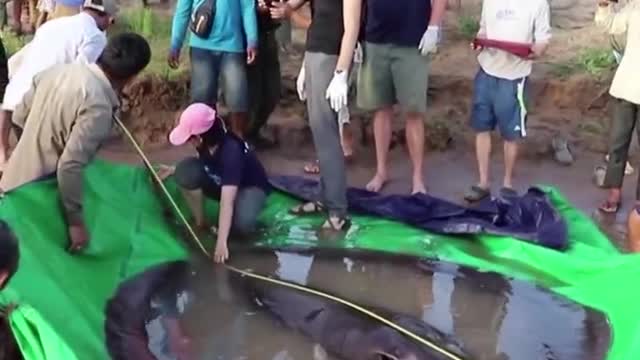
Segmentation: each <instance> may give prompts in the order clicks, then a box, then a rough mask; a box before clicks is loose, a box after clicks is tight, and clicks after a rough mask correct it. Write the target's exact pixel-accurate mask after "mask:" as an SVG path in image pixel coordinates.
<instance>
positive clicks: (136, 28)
mask: <svg viewBox="0 0 640 360" xmlns="http://www.w3.org/2000/svg"><path fill="white" fill-rule="evenodd" d="M125 31H130V32H135V33H138V34H141V35H142V36H144V37H145V38H146V39H147V41H149V46H150V47H151V62H150V63H149V65H148V66H147V68H146V69H145V72H146V73H151V74H155V75H158V76H161V77H163V78H166V79H172V78H175V77H176V76H178V75H180V74H182V73H183V72H184V71H185V70H186V69H187V66H186V65H187V64H188V56H184V54H183V56H182V66H180V68H179V69H177V70H173V69H171V68H169V66H168V65H167V60H166V59H167V54H168V52H169V46H170V42H171V17H170V16H167V15H160V14H157V13H155V12H153V11H152V10H151V9H145V8H142V7H138V8H133V9H127V10H125V11H122V12H121V13H120V15H119V16H118V19H117V21H116V23H115V24H114V25H113V26H112V27H111V28H110V29H109V35H110V36H112V35H114V34H118V33H121V32H125ZM29 40H31V37H30V36H16V35H15V34H14V33H12V32H10V31H7V32H4V33H2V42H3V43H4V47H5V50H6V52H7V56H11V55H12V54H14V53H15V52H16V51H18V50H19V49H20V48H21V47H22V46H24V45H25V44H26V43H27V42H28V41H29Z"/></svg>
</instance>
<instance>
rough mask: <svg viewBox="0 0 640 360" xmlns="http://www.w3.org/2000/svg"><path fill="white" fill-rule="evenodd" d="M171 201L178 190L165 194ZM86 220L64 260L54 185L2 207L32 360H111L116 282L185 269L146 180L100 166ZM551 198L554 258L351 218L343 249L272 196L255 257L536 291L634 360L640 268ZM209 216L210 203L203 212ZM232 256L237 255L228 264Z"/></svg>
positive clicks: (623, 359)
mask: <svg viewBox="0 0 640 360" xmlns="http://www.w3.org/2000/svg"><path fill="white" fill-rule="evenodd" d="M169 185H170V188H171V189H172V191H173V192H174V193H177V192H176V191H175V185H174V184H171V183H170V184H169ZM84 191H85V218H86V222H87V226H88V227H89V230H90V234H91V244H90V246H89V247H88V249H87V250H86V251H85V252H84V253H83V254H81V255H75V256H71V255H68V254H67V253H66V252H65V251H64V250H63V249H64V248H65V245H66V243H65V242H66V239H67V237H66V229H65V227H64V225H63V222H62V219H61V216H60V205H59V198H58V195H57V193H56V187H55V182H53V181H48V182H40V183H34V184H30V185H27V186H25V187H23V188H20V189H18V190H17V191H15V192H12V193H10V194H8V195H7V196H6V197H5V198H4V199H2V201H1V202H0V218H2V219H4V220H6V221H7V222H8V223H9V224H10V225H11V226H12V228H13V229H14V231H15V232H16V234H17V236H18V237H19V239H20V249H21V252H22V254H21V255H22V257H21V263H20V268H19V271H18V273H17V274H16V276H15V277H14V279H13V281H12V282H11V284H10V286H9V287H8V289H7V290H6V291H5V292H4V293H3V294H2V296H0V298H1V301H2V302H3V303H8V302H16V303H18V304H21V305H23V306H24V307H23V308H22V309H20V310H19V311H16V312H14V313H13V314H12V315H11V324H12V326H13V329H14V332H15V333H16V338H17V340H18V342H19V345H20V347H21V349H22V350H23V353H24V354H25V357H26V359H27V360H44V359H46V360H50V359H54V360H57V359H65V360H66V359H71V360H73V359H107V358H108V354H107V351H106V347H105V345H104V344H105V334H104V317H105V315H104V307H105V304H106V301H107V300H108V299H109V297H110V296H111V295H112V294H113V293H114V291H115V289H116V287H117V286H118V284H119V283H120V282H122V281H123V280H125V279H127V278H129V277H131V276H133V275H135V274H137V273H139V272H140V271H143V270H144V269H146V268H148V267H149V266H151V265H154V264H157V263H160V262H164V261H170V260H176V259H183V258H185V257H186V256H187V254H188V253H189V249H187V248H186V247H184V246H183V243H182V242H181V240H179V237H180V235H179V234H177V233H176V232H175V229H174V228H173V227H172V225H171V224H168V223H167V221H166V219H165V217H164V215H163V209H162V204H163V200H162V198H161V196H160V195H159V193H155V192H154V190H153V186H152V184H151V180H150V177H149V175H148V173H147V172H146V171H145V170H143V169H141V168H135V167H131V166H125V165H115V164H111V163H107V162H105V161H96V162H95V163H93V164H92V165H91V166H90V167H89V168H88V171H87V172H86V181H85V188H84ZM548 192H549V195H550V197H551V199H552V201H553V203H554V205H555V206H556V207H557V208H558V210H559V211H560V212H561V214H562V215H563V216H564V217H565V219H566V220H567V222H568V224H569V235H570V243H571V246H570V250H569V251H567V252H565V253H561V252H557V251H554V250H549V249H545V248H541V247H538V246H535V245H532V244H529V243H525V242H522V241H518V240H516V239H512V238H507V237H497V236H480V237H476V238H473V239H470V238H456V237H450V236H441V235H435V234H430V233H426V232H424V231H422V230H417V229H414V228H412V227H409V226H406V225H403V224H399V223H397V222H392V221H388V220H384V219H379V218H372V217H366V216H356V217H355V218H354V226H353V227H352V229H351V230H350V231H349V233H348V235H347V237H346V240H344V241H340V242H336V241H326V242H323V241H322V240H319V239H318V238H317V237H316V236H315V233H314V232H313V231H312V228H313V227H317V226H318V225H319V224H320V222H321V219H320V218H313V217H311V218H296V217H293V216H291V215H289V214H288V213H287V209H288V208H289V206H291V205H292V204H294V203H295V202H296V200H294V199H293V198H291V197H289V196H287V195H285V194H282V193H274V194H272V195H271V196H270V198H269V199H268V206H267V208H266V209H265V211H264V213H263V214H262V221H263V222H264V223H266V224H268V225H269V230H268V231H267V232H266V233H265V234H263V235H264V236H262V237H261V238H262V239H264V240H262V242H261V243H260V245H262V246H270V247H286V246H291V245H296V246H300V245H303V246H334V247H343V248H364V249H370V250H379V251H388V252H394V253H404V254H410V255H417V256H423V257H431V258H434V257H435V258H439V259H442V260H446V261H451V262H456V263H459V264H463V265H467V266H471V267H475V268H478V269H480V270H486V271H496V272H499V273H502V274H505V275H509V276H514V277H516V278H520V279H526V280H530V281H535V282H537V283H538V284H540V285H542V286H545V287H548V288H550V289H551V290H552V291H555V292H557V293H559V294H563V295H565V296H567V297H569V298H570V299H572V300H574V301H576V302H578V303H581V304H584V305H586V306H590V307H593V308H595V309H598V310H600V311H602V312H604V313H606V314H607V316H608V317H609V319H610V321H611V323H612V328H613V345H612V348H611V351H610V354H609V357H608V359H610V360H629V359H640V316H638V314H639V311H637V310H636V306H637V305H636V302H637V299H638V298H640V287H638V286H635V281H636V279H638V278H640V257H638V256H635V255H623V254H621V253H619V252H618V251H617V250H616V249H615V248H614V247H613V246H612V245H611V244H610V242H609V241H608V240H607V238H606V237H605V236H604V235H603V234H602V233H601V232H600V231H599V230H598V229H597V227H596V226H595V225H594V224H593V223H592V222H591V221H590V219H589V218H588V217H586V216H585V215H584V214H582V213H581V212H580V211H578V210H576V209H575V208H573V207H572V206H571V205H570V204H569V203H568V202H567V200H566V199H565V198H564V197H562V196H561V195H560V194H559V193H558V192H557V191H555V190H554V189H551V188H550V189H548ZM209 207H210V209H209V210H210V211H211V212H215V204H210V206H209ZM232 256H233V254H232Z"/></svg>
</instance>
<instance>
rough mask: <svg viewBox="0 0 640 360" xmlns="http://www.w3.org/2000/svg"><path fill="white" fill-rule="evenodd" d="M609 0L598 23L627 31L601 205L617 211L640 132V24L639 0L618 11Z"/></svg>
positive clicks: (638, 195)
mask: <svg viewBox="0 0 640 360" xmlns="http://www.w3.org/2000/svg"><path fill="white" fill-rule="evenodd" d="M613 7H614V4H613V3H612V2H610V1H600V2H599V5H598V10H597V11H596V15H595V21H596V23H597V24H598V25H599V26H601V27H603V28H605V29H606V30H607V32H609V33H610V34H612V35H622V34H625V33H626V34H627V45H626V48H625V51H624V56H623V57H622V60H621V62H620V65H619V66H618V69H617V70H616V74H615V76H614V78H613V83H612V84H611V89H610V90H609V93H610V94H611V96H612V97H613V98H614V99H615V108H614V113H613V118H612V123H611V130H610V135H609V136H610V140H609V163H608V164H607V172H606V175H605V177H604V183H603V187H604V188H607V189H609V195H608V196H607V199H606V200H605V202H604V203H603V204H602V205H600V211H602V212H605V213H615V212H617V211H618V210H619V209H620V203H621V201H622V182H623V179H624V173H625V166H626V164H627V158H628V156H629V145H630V144H631V138H632V137H633V132H634V129H635V131H636V132H638V133H639V134H640V126H638V121H639V120H640V87H639V86H638V84H639V82H640V73H639V72H638V61H640V35H639V34H638V33H637V32H635V31H633V29H636V28H637V27H638V26H640V2H638V1H630V2H628V3H627V4H626V5H625V6H624V7H623V8H622V9H620V10H619V11H615V10H614V9H613ZM638 200H640V181H639V182H638V186H637V189H636V201H638Z"/></svg>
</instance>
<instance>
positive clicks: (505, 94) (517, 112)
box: [471, 68, 528, 141]
mask: <svg viewBox="0 0 640 360" xmlns="http://www.w3.org/2000/svg"><path fill="white" fill-rule="evenodd" d="M527 88H528V84H527V78H526V77H525V78H522V79H516V80H507V79H501V78H498V77H495V76H491V75H489V74H487V73H486V72H485V71H484V70H482V68H481V69H480V70H478V74H477V75H476V78H475V80H474V84H473V108H472V109H471V127H472V128H473V129H474V130H475V131H476V132H487V131H493V130H494V129H495V128H496V125H497V126H498V128H499V129H500V134H501V135H502V138H503V139H505V140H507V141H514V140H518V139H521V138H523V137H525V136H526V135H527V130H526V127H525V125H526V119H527V110H526V103H527V97H528V90H527Z"/></svg>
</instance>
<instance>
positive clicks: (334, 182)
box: [272, 0, 362, 231]
mask: <svg viewBox="0 0 640 360" xmlns="http://www.w3.org/2000/svg"><path fill="white" fill-rule="evenodd" d="M304 2H305V1H304V0H289V2H288V3H286V4H285V3H277V2H274V3H272V7H273V8H272V16H274V17H276V18H283V17H285V16H287V17H288V16H290V14H291V11H292V10H296V9H299V8H300V7H301V6H302V5H303V4H304ZM361 8H362V1H361V0H314V1H311V13H312V16H311V26H310V27H309V30H308V31H307V45H306V46H307V49H306V52H305V55H304V65H303V66H304V68H305V76H304V86H303V88H304V89H305V91H306V95H307V112H308V114H309V124H310V126H311V132H312V134H313V142H314V145H315V149H316V154H317V156H318V161H319V164H320V177H321V179H320V185H321V193H322V194H321V198H322V199H321V201H320V202H311V203H307V204H303V205H300V206H298V207H295V208H294V209H292V212H293V213H294V214H298V215H304V214H313V213H319V212H323V211H325V209H326V210H328V219H327V221H326V222H325V223H324V224H323V228H326V229H332V230H336V231H344V230H346V229H347V228H348V227H349V226H350V224H351V220H350V219H349V217H348V215H347V196H346V193H347V174H346V169H345V161H344V155H343V152H342V146H341V145H340V125H339V123H338V113H339V112H340V111H343V112H344V111H345V110H346V109H347V95H348V89H349V84H348V74H349V69H350V68H351V63H352V60H353V52H354V49H355V47H356V42H357V40H358V32H359V29H360V12H361Z"/></svg>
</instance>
